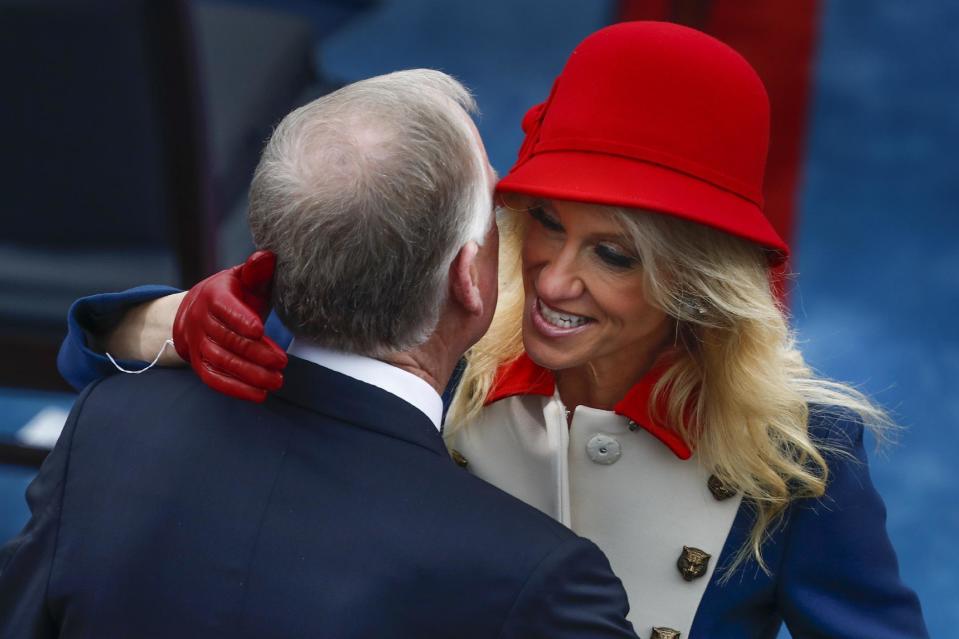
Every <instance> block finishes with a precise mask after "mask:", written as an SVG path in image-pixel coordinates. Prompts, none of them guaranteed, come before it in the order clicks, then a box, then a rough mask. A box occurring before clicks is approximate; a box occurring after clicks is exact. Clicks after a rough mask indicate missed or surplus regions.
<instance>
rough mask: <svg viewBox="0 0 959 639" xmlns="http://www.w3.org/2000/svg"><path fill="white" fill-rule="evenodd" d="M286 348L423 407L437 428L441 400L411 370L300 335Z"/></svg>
mask: <svg viewBox="0 0 959 639" xmlns="http://www.w3.org/2000/svg"><path fill="white" fill-rule="evenodd" d="M287 352H288V353H289V354H290V355H295V356H296V357H299V358H300V359H305V360H306V361H308V362H312V363H313V364H319V365H320V366H322V367H324V368H328V369H330V370H333V371H336V372H337V373H341V374H343V375H346V376H348V377H352V378H353V379H357V380H359V381H361V382H365V383H367V384H370V385H372V386H376V387H378V388H382V389H383V390H385V391H387V392H389V393H392V394H393V395H396V396H397V397H399V398H400V399H402V400H405V401H407V402H409V403H410V404H412V405H413V406H415V407H416V408H418V409H420V410H421V411H423V413H424V414H425V415H426V416H427V417H429V418H430V420H431V421H432V422H433V425H434V426H435V427H436V430H437V431H441V424H442V422H443V400H442V398H440V395H439V393H437V392H436V389H434V388H433V387H432V386H430V385H429V384H428V383H427V382H426V380H424V379H421V378H419V377H417V376H416V375H414V374H413V373H410V372H408V371H405V370H403V369H402V368H399V367H397V366H393V365H392V364H387V363H386V362H383V361H380V360H378V359H373V358H372V357H366V356H365V355H357V354H356V353H346V352H343V351H335V350H332V349H329V348H326V347H323V346H319V345H318V344H314V343H313V342H311V341H309V340H306V339H303V338H300V337H297V338H294V339H293V342H292V343H291V344H290V346H289V348H288V349H287Z"/></svg>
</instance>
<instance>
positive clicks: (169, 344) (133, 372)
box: [106, 339, 173, 375]
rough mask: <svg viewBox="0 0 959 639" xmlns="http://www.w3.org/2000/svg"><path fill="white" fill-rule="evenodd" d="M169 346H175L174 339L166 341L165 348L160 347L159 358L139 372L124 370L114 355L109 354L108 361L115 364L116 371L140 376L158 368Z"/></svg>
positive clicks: (155, 358)
mask: <svg viewBox="0 0 959 639" xmlns="http://www.w3.org/2000/svg"><path fill="white" fill-rule="evenodd" d="M167 346H170V347H172V346H173V340H172V339H168V340H166V341H165V342H163V346H161V347H160V352H159V353H157V356H156V357H154V358H153V361H152V362H150V363H149V364H147V365H146V367H145V368H141V369H140V370H138V371H130V370H127V369H125V368H123V367H122V366H120V365H119V364H117V360H115V359H113V355H111V354H110V353H107V354H106V355H107V359H108V360H110V363H111V364H113V365H114V366H115V367H116V369H117V370H118V371H120V372H121V373H129V374H130V375H139V374H140V373H142V372H144V371H148V370H150V369H151V368H153V367H154V366H156V363H157V362H159V361H160V358H161V357H163V353H164V351H166V347H167Z"/></svg>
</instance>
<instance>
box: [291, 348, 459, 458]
mask: <svg viewBox="0 0 959 639" xmlns="http://www.w3.org/2000/svg"><path fill="white" fill-rule="evenodd" d="M274 395H275V396H276V397H278V398H280V399H282V400H284V401H287V402H290V403H292V404H296V405H298V406H302V407H303V408H306V409H307V410H310V411H312V412H315V413H319V414H321V415H325V416H327V417H331V418H333V419H336V420H338V421H342V422H349V423H352V424H356V425H357V426H359V427H361V428H365V429H367V430H372V431H376V432H379V433H382V434H384V435H387V436H389V437H395V438H396V439H401V440H404V441H407V442H410V443H412V444H416V445H418V446H423V447H424V448H428V449H429V450H432V451H433V452H435V453H437V454H440V455H443V456H446V455H447V451H446V446H445V445H444V444H443V438H442V437H441V436H440V434H439V433H438V432H437V430H436V427H435V426H434V425H433V422H432V421H431V420H430V418H429V417H427V416H426V415H425V414H424V413H423V412H422V411H420V410H419V409H418V408H416V407H414V406H413V405H412V404H410V403H408V402H406V401H404V400H402V399H400V398H399V397H397V396H396V395H393V394H392V393H390V392H388V391H385V390H383V389H382V388H378V387H376V386H373V385H371V384H367V383H365V382H361V381H359V380H357V379H354V378H352V377H349V376H347V375H343V374H341V373H337V372H336V371H333V370H330V369H328V368H325V367H323V366H319V365H318V364H313V363H311V362H308V361H306V360H304V359H301V358H299V357H296V356H294V355H290V356H289V363H288V364H287V367H286V371H285V373H284V375H283V387H282V388H281V389H280V390H278V391H277V392H276V393H274Z"/></svg>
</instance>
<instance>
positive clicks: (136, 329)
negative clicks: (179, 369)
mask: <svg viewBox="0 0 959 639" xmlns="http://www.w3.org/2000/svg"><path fill="white" fill-rule="evenodd" d="M185 295H186V293H185V292H184V293H176V294H173V295H166V296H164V297H159V298H157V299H155V300H151V301H149V302H144V303H143V304H140V305H138V306H135V307H133V308H131V309H130V310H129V311H127V312H126V313H125V314H124V316H123V319H121V320H120V323H119V324H117V325H116V326H115V327H114V328H113V329H112V330H111V331H109V332H108V333H105V334H102V335H92V336H91V337H92V338H93V340H94V342H95V346H96V348H97V349H98V350H100V351H103V352H106V353H109V354H110V355H112V356H113V357H114V358H115V359H132V360H140V361H146V362H152V361H153V359H154V358H155V357H156V356H157V353H159V352H160V350H161V349H163V344H164V342H166V340H168V339H172V337H173V320H174V318H175V317H176V313H177V309H178V308H179V307H180V302H181V301H183V298H184V296H185ZM185 363H186V362H184V361H183V359H182V358H181V357H180V356H179V355H177V352H176V350H175V349H173V348H170V347H167V348H166V349H165V350H164V351H163V355H162V356H161V357H160V359H159V360H158V361H157V365H159V366H183V365H184V364H185Z"/></svg>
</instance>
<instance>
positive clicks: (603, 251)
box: [594, 244, 639, 269]
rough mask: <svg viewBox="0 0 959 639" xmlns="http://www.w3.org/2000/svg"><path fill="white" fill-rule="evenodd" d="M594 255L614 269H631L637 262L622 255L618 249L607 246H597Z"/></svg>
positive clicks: (629, 256) (631, 257)
mask: <svg viewBox="0 0 959 639" xmlns="http://www.w3.org/2000/svg"><path fill="white" fill-rule="evenodd" d="M594 250H595V251H596V255H597V256H598V257H599V259H601V260H603V262H605V263H606V264H608V265H610V266H613V267H616V268H624V269H625V268H632V267H634V266H636V263H637V262H638V261H639V260H637V259H636V258H635V257H633V256H631V255H627V254H625V253H623V252H622V251H621V250H620V249H618V248H615V247H613V246H611V245H609V244H597V245H596V248H595V249H594Z"/></svg>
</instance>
